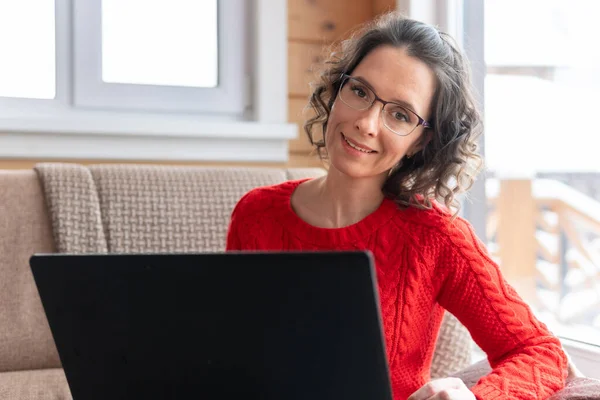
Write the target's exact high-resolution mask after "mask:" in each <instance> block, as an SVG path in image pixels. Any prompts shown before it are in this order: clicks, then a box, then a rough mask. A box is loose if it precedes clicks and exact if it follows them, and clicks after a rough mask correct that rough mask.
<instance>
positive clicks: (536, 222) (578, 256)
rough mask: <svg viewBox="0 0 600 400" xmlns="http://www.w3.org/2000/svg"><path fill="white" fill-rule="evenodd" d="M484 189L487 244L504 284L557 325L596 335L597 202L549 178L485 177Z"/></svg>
mask: <svg viewBox="0 0 600 400" xmlns="http://www.w3.org/2000/svg"><path fill="white" fill-rule="evenodd" d="M486 190H487V196H488V201H489V208H490V213H489V214H488V224H487V226H488V231H487V236H488V237H487V239H488V244H489V248H490V252H491V254H492V257H494V258H495V259H496V261H498V263H499V264H500V265H501V268H502V270H503V272H504V275H505V276H506V278H507V280H508V281H509V282H510V283H511V284H512V285H513V286H515V288H516V289H517V291H518V292H519V293H520V295H521V296H522V297H524V298H525V299H526V300H527V301H528V302H529V303H530V304H532V306H533V307H534V308H536V309H538V310H540V311H542V312H550V313H551V314H552V315H553V316H554V318H555V320H556V321H558V322H559V323H560V324H564V325H581V326H589V327H595V328H597V329H598V330H599V331H598V332H600V202H598V201H596V200H594V199H592V198H591V197H588V196H586V195H585V194H583V193H581V192H579V191H577V190H575V189H573V188H572V187H570V186H568V185H566V184H564V183H562V182H559V181H556V180H550V179H531V180H530V179H488V180H487V187H486ZM599 336H600V335H599Z"/></svg>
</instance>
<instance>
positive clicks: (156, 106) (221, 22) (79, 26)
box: [72, 0, 249, 116]
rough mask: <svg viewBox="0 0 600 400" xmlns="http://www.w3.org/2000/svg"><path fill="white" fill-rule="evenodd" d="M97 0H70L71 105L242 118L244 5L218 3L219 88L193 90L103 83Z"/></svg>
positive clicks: (234, 0) (99, 3)
mask: <svg viewBox="0 0 600 400" xmlns="http://www.w3.org/2000/svg"><path fill="white" fill-rule="evenodd" d="M101 13H102V0H73V19H72V20H73V22H74V32H73V33H74V34H73V39H74V41H73V65H74V68H75V74H74V85H73V86H74V87H73V89H74V99H73V100H74V104H75V106H77V107H84V108H85V107H90V108H98V109H103V110H107V109H112V108H114V109H117V110H120V111H122V110H139V111H159V112H165V111H166V112H175V113H179V112H194V113H229V114H234V115H238V116H241V115H242V114H243V112H244V110H245V108H246V107H247V106H248V105H249V104H248V103H249V98H248V89H249V87H248V85H247V84H246V81H247V80H246V72H247V69H248V68H247V64H248V62H247V54H246V48H247V46H246V45H245V42H244V40H245V38H246V37H247V36H248V35H247V33H248V32H249V27H248V26H247V25H248V17H247V15H248V13H247V2H246V1H244V0H227V1H222V0H221V1H219V2H218V4H217V18H218V23H217V26H218V36H217V41H218V54H219V60H218V65H219V69H218V77H219V78H218V81H219V82H218V86H217V87H215V88H198V87H183V86H159V85H141V84H126V83H108V82H104V81H103V80H102V15H101Z"/></svg>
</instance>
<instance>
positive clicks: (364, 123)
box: [355, 102, 383, 136]
mask: <svg viewBox="0 0 600 400" xmlns="http://www.w3.org/2000/svg"><path fill="white" fill-rule="evenodd" d="M381 108H382V106H381V104H379V103H377V102H376V103H373V104H372V105H371V107H369V108H367V109H366V110H363V111H361V112H360V114H358V116H357V118H356V121H355V128H356V129H358V130H359V132H361V133H362V134H364V135H369V136H377V135H378V133H379V129H380V124H381V113H382V112H383V110H382V109H381Z"/></svg>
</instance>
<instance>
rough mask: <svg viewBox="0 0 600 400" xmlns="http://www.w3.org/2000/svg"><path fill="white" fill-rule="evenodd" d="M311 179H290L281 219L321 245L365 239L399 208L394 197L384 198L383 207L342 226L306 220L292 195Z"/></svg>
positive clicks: (297, 232) (307, 240) (289, 226)
mask: <svg viewBox="0 0 600 400" xmlns="http://www.w3.org/2000/svg"><path fill="white" fill-rule="evenodd" d="M310 179H314V178H307V179H299V180H294V181H288V182H286V184H285V186H284V188H282V189H284V190H283V191H282V195H283V199H282V200H284V204H285V207H284V209H283V215H282V220H281V223H282V224H283V226H284V228H285V229H287V230H289V231H290V232H291V233H292V234H294V235H295V236H296V237H298V238H299V239H300V240H302V241H304V242H308V243H313V244H316V245H319V246H339V245H341V244H344V243H346V244H352V243H356V242H362V241H364V240H365V239H366V238H367V237H369V236H370V235H371V234H372V233H373V232H375V231H376V230H377V229H379V228H380V227H381V226H382V225H385V224H386V223H387V222H388V221H389V220H390V219H392V218H393V217H394V215H396V213H397V212H398V210H399V209H398V206H397V205H396V203H394V201H393V200H391V199H389V198H384V199H383V201H382V202H381V204H380V205H379V207H378V208H377V209H376V210H375V211H373V212H372V213H371V214H369V215H367V216H366V217H364V218H363V219H361V220H360V221H358V222H356V223H354V224H352V225H348V226H345V227H342V228H321V227H317V226H314V225H311V224H309V223H308V222H306V221H304V220H303V219H302V218H300V216H299V215H298V214H296V212H295V211H294V209H293V208H292V195H293V193H294V191H295V190H296V189H297V188H298V186H299V185H300V184H301V183H303V182H306V181H308V180H310Z"/></svg>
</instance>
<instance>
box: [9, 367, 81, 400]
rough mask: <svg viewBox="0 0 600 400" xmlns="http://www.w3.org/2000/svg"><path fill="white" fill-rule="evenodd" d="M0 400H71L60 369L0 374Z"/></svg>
mask: <svg viewBox="0 0 600 400" xmlns="http://www.w3.org/2000/svg"><path fill="white" fill-rule="evenodd" d="M0 399H2V400H71V399H72V396H71V391H70V390H69V385H68V384H67V379H66V378H65V373H64V372H63V370H62V369H61V368H53V369H44V370H34V371H15V372H2V373H0Z"/></svg>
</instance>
